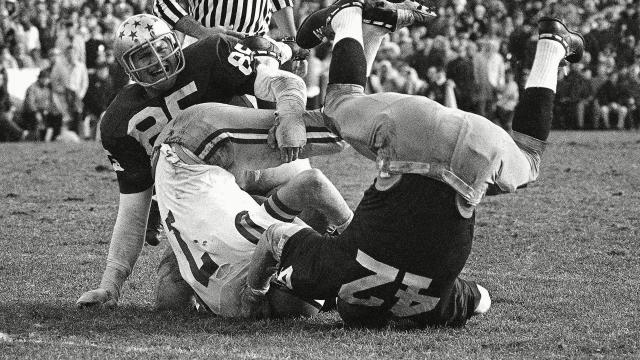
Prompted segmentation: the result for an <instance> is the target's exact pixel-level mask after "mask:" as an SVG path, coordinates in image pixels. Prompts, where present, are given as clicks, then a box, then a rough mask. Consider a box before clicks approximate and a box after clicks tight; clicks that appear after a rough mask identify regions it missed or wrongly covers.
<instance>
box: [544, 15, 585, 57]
mask: <svg viewBox="0 0 640 360" xmlns="http://www.w3.org/2000/svg"><path fill="white" fill-rule="evenodd" d="M538 33H539V35H538V39H539V40H542V39H547V40H554V41H557V42H559V43H560V44H562V46H563V47H564V49H565V51H566V55H565V57H564V58H565V60H567V61H568V62H570V63H577V62H578V61H580V59H582V54H583V53H584V38H583V37H582V35H580V34H579V33H577V32H575V31H571V30H569V29H567V26H566V25H565V24H564V23H563V22H562V21H561V20H560V19H556V18H551V17H546V16H545V17H542V18H540V20H539V21H538Z"/></svg>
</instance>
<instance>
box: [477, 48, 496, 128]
mask: <svg viewBox="0 0 640 360" xmlns="http://www.w3.org/2000/svg"><path fill="white" fill-rule="evenodd" d="M492 57H493V53H492V50H491V44H490V43H489V42H487V41H482V42H480V51H479V52H478V54H476V55H475V56H474V57H473V78H474V92H473V95H474V96H473V101H474V109H475V111H474V113H476V114H478V115H481V116H483V117H486V118H487V119H493V115H494V114H493V113H494V105H495V99H496V97H495V96H496V87H495V86H494V84H492V79H490V73H489V67H490V65H489V61H490V59H491V58H492Z"/></svg>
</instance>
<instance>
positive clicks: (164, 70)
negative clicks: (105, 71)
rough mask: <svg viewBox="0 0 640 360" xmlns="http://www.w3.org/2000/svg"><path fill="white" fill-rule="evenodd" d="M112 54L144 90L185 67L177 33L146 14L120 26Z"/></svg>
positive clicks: (158, 19) (165, 79)
mask: <svg viewBox="0 0 640 360" xmlns="http://www.w3.org/2000/svg"><path fill="white" fill-rule="evenodd" d="M114 55H115V57H116V59H118V61H119V62H120V65H122V67H123V68H124V70H125V71H126V72H127V74H128V75H129V76H130V77H131V80H133V81H134V82H136V83H138V84H140V85H142V86H145V87H147V86H154V85H158V84H160V83H162V82H164V81H167V80H169V79H171V78H173V77H175V76H176V75H178V74H179V73H180V71H182V70H183V69H184V65H185V59H184V54H183V53H182V48H181V47H180V42H179V41H178V38H177V37H176V34H175V33H174V32H173V31H171V28H169V25H167V23H165V22H164V21H162V20H161V19H160V18H158V17H156V16H153V15H149V14H138V15H134V16H131V17H130V18H128V19H127V20H125V21H123V22H122V24H120V26H119V27H118V30H117V31H116V34H115V41H114Z"/></svg>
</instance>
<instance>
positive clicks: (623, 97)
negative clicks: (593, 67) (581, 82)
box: [596, 71, 628, 130]
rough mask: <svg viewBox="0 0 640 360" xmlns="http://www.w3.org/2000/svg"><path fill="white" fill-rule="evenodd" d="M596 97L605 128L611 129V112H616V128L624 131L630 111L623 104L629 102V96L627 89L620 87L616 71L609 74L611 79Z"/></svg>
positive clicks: (603, 85)
mask: <svg viewBox="0 0 640 360" xmlns="http://www.w3.org/2000/svg"><path fill="white" fill-rule="evenodd" d="M596 96H597V98H598V103H599V104H600V112H601V114H602V124H603V126H604V128H605V129H610V128H611V124H610V121H609V120H610V116H611V112H614V113H615V114H616V115H617V121H616V123H615V127H616V128H617V129H619V130H622V129H624V122H625V118H626V116H627V112H628V109H627V107H626V106H624V105H622V104H623V103H625V102H626V101H627V99H628V95H627V93H626V89H623V88H621V87H620V83H619V82H618V73H617V72H615V71H614V72H612V73H611V74H609V79H608V80H607V81H605V83H604V84H602V86H601V87H600V89H599V90H598V93H597V94H596Z"/></svg>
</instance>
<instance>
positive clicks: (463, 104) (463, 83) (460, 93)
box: [446, 43, 475, 111]
mask: <svg viewBox="0 0 640 360" xmlns="http://www.w3.org/2000/svg"><path fill="white" fill-rule="evenodd" d="M468 49H471V51H469V50H468ZM472 53H475V44H473V43H468V44H467V43H465V44H460V45H459V46H458V51H457V54H458V56H457V57H456V58H455V59H453V60H451V61H450V62H449V63H448V64H447V72H446V75H447V78H449V79H450V80H452V81H453V82H454V84H455V96H456V103H457V104H458V108H459V109H462V110H464V111H472V110H473V101H472V96H473V89H474V87H473V84H474V80H473V79H474V78H473V59H472V57H471V55H472Z"/></svg>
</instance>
